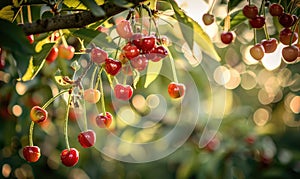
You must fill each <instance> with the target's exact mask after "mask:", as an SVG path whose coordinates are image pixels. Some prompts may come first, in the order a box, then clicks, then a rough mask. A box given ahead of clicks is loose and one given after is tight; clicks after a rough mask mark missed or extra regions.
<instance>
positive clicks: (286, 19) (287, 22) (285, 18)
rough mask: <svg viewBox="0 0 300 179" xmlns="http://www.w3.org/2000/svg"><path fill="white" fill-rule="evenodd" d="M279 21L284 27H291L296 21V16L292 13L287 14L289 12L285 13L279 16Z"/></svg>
mask: <svg viewBox="0 0 300 179" xmlns="http://www.w3.org/2000/svg"><path fill="white" fill-rule="evenodd" d="M279 23H280V24H281V25H282V26H283V27H291V26H292V25H293V23H294V18H293V16H292V15H291V14H287V13H283V14H282V15H281V16H280V17H279Z"/></svg>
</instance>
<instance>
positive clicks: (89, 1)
mask: <svg viewBox="0 0 300 179" xmlns="http://www.w3.org/2000/svg"><path fill="white" fill-rule="evenodd" d="M80 1H81V2H82V3H83V4H84V5H85V6H86V7H87V8H89V9H90V10H91V11H92V13H93V14H94V15H95V16H97V17H99V16H104V15H105V11H104V10H103V9H102V8H101V7H100V6H98V4H97V3H96V2H95V1H94V0H80Z"/></svg>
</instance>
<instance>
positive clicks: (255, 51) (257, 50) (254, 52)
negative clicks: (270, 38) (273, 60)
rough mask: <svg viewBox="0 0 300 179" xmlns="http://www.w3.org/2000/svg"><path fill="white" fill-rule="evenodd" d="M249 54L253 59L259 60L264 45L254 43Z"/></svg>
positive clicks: (261, 56)
mask: <svg viewBox="0 0 300 179" xmlns="http://www.w3.org/2000/svg"><path fill="white" fill-rule="evenodd" d="M250 55H251V56H252V57H253V58H254V59H255V60H261V59H262V58H263V57H264V55H265V50H264V47H263V46H262V45H261V44H256V45H254V46H253V47H251V48H250Z"/></svg>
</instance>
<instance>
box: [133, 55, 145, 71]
mask: <svg viewBox="0 0 300 179" xmlns="http://www.w3.org/2000/svg"><path fill="white" fill-rule="evenodd" d="M130 64H131V66H132V67H133V68H134V69H137V70H138V71H143V70H144V69H146V67H147V65H148V59H147V58H146V56H145V55H142V54H141V55H139V56H137V57H135V58H133V59H132V60H130Z"/></svg>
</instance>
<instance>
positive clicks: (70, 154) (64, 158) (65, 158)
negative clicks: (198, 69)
mask: <svg viewBox="0 0 300 179" xmlns="http://www.w3.org/2000/svg"><path fill="white" fill-rule="evenodd" d="M78 159H79V152H78V151H77V150H76V149H75V148H70V149H64V150H63V151H62V152H61V154H60V160H61V162H62V163H63V164H64V165H65V166H67V167H72V166H74V165H76V164H77V162H78Z"/></svg>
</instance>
